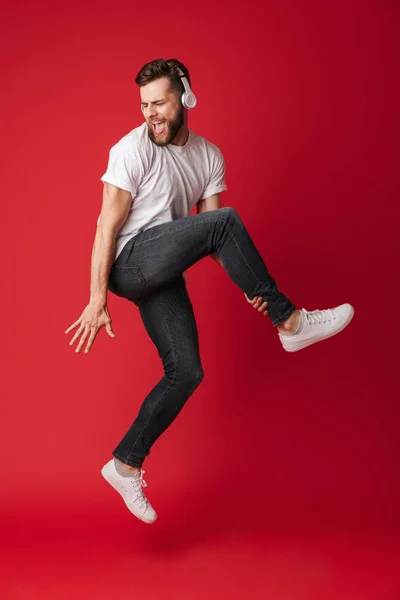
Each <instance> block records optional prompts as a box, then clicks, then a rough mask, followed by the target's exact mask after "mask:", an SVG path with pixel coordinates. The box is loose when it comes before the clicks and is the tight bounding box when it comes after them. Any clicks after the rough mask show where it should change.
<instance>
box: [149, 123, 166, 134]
mask: <svg viewBox="0 0 400 600" xmlns="http://www.w3.org/2000/svg"><path fill="white" fill-rule="evenodd" d="M152 125H153V131H154V133H155V135H161V134H162V133H164V129H165V121H155V122H154V121H153V122H152Z"/></svg>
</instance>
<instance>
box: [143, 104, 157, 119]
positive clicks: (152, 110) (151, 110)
mask: <svg viewBox="0 0 400 600" xmlns="http://www.w3.org/2000/svg"><path fill="white" fill-rule="evenodd" d="M144 114H145V117H146V119H150V118H151V117H154V116H155V115H156V114H157V109H156V107H155V106H151V104H149V105H148V106H146V107H145V108H144Z"/></svg>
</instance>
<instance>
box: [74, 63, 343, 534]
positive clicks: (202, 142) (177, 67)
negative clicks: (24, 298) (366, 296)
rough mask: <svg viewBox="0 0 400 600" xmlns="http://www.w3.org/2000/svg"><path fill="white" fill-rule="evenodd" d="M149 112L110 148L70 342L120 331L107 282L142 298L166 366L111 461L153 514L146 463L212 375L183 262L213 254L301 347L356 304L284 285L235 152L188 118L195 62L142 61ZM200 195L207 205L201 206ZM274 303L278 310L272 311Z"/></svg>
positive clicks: (123, 487) (110, 473) (130, 495)
mask: <svg viewBox="0 0 400 600" xmlns="http://www.w3.org/2000/svg"><path fill="white" fill-rule="evenodd" d="M135 81H136V83H137V84H138V85H139V87H140V96H141V108H142V112H143V116H144V118H145V121H144V123H143V124H142V125H141V126H140V127H137V128H135V129H133V130H132V131H131V132H130V133H128V134H127V135H126V136H124V137H123V138H122V139H121V140H120V141H119V142H118V143H117V144H116V145H115V146H113V147H112V148H111V150H110V157H109V162H108V168H107V171H106V173H105V174H104V175H103V177H102V178H101V179H102V181H103V182H104V190H103V203H102V208H101V214H100V217H99V220H98V227H97V232H96V236H95V241H94V246H93V253H92V265H91V287H90V292H91V294H90V301H89V304H88V306H86V308H85V310H84V311H83V313H82V315H81V316H80V318H79V319H78V320H77V321H76V322H75V323H73V324H72V325H71V326H70V327H69V328H68V329H67V331H66V333H68V332H69V331H71V330H72V329H74V328H75V327H78V326H79V328H78V330H77V331H76V332H75V334H74V336H73V338H72V340H71V342H70V344H74V343H75V342H76V340H77V339H78V338H79V336H80V335H81V334H82V336H81V338H80V341H79V343H78V346H77V348H76V352H79V351H80V350H81V348H82V346H83V344H84V342H85V341H86V340H88V341H87V345H86V349H85V352H88V351H89V349H90V348H91V346H92V344H93V341H94V339H95V337H96V335H97V333H98V331H99V330H100V329H101V327H103V325H104V326H105V327H106V330H107V332H108V334H109V335H110V336H111V337H114V332H113V330H112V327H111V317H110V314H109V312H108V309H107V290H110V291H111V292H113V293H114V294H116V295H118V296H121V297H123V298H126V299H128V300H129V301H131V302H133V303H134V304H135V305H136V306H137V307H138V309H139V312H140V315H141V318H142V320H143V323H144V326H145V328H146V330H147V332H148V334H149V336H150V338H151V339H152V340H153V342H154V344H155V345H156V347H157V349H158V352H159V355H160V357H161V359H162V361H163V366H164V376H163V378H162V379H161V380H160V381H159V382H158V383H157V385H156V386H155V387H154V388H153V390H151V392H150V393H149V395H148V396H147V397H146V398H145V400H144V402H143V404H142V406H141V407H140V410H139V414H138V416H137V418H136V419H135V421H134V422H133V424H132V426H131V427H130V429H129V430H128V431H127V433H126V435H125V436H124V437H123V439H122V440H121V441H120V443H119V444H118V446H117V447H116V448H115V449H114V451H113V452H112V454H113V458H112V459H111V460H110V461H109V462H108V463H107V464H106V465H104V467H103V469H102V471H101V472H102V475H103V477H104V478H105V479H106V480H107V481H108V483H110V485H111V486H112V487H114V489H115V490H117V491H118V493H119V494H120V495H121V496H122V497H123V499H124V501H125V503H126V505H127V507H128V508H129V510H130V511H131V512H132V513H133V514H134V515H136V516H137V517H138V518H139V519H141V520H142V521H144V522H146V523H153V522H154V521H155V520H156V518H157V515H156V513H155V511H154V509H153V507H152V506H151V504H150V502H149V501H148V499H147V498H146V496H145V495H144V492H143V489H142V488H143V487H145V486H146V485H147V484H146V482H145V481H144V479H143V474H144V470H143V469H142V464H143V461H144V459H145V457H146V456H147V455H148V454H149V452H150V448H151V446H152V445H153V444H154V442H155V441H156V439H157V438H158V437H159V436H160V435H161V434H162V433H163V432H164V431H165V430H166V429H167V427H168V426H169V425H170V424H171V423H172V421H173V420H174V419H175V417H176V416H177V415H178V413H179V412H180V410H181V409H182V407H183V405H184V404H185V402H186V400H187V399H188V398H189V397H190V396H191V394H192V393H193V392H194V390H195V389H196V388H197V386H198V385H199V384H200V382H201V381H202V379H203V370H202V365H201V360H200V356H199V343H198V334H197V327H196V322H195V317H194V314H193V308H192V304H191V302H190V299H189V296H188V293H187V289H186V283H185V278H184V276H183V273H184V272H185V271H186V270H187V269H188V268H189V267H190V266H191V265H193V264H194V263H195V262H197V261H198V260H200V259H201V258H204V257H205V256H208V255H212V256H213V258H214V259H215V260H216V261H217V262H218V263H219V264H220V265H221V266H223V267H224V268H225V269H226V272H227V274H228V275H229V276H230V277H231V279H232V280H233V281H234V282H235V283H236V284H237V285H238V286H239V288H240V289H241V290H242V291H243V292H244V293H245V295H246V298H247V300H248V302H250V303H251V304H252V305H253V306H254V307H255V308H256V309H257V310H258V311H259V312H261V313H262V314H264V316H265V315H267V314H268V316H269V317H270V319H271V322H272V325H273V326H276V327H277V330H278V335H279V339H280V342H281V343H282V346H283V348H284V349H285V350H287V351H288V352H296V351H298V350H301V349H302V348H305V347H306V346H309V345H311V344H314V343H316V342H319V341H321V340H323V339H326V338H328V337H331V336H333V335H335V334H336V333H338V332H339V331H342V330H343V329H344V328H345V327H346V326H347V325H348V323H349V322H350V321H351V319H352V317H353V314H354V309H353V307H352V306H351V305H350V304H342V305H340V306H338V307H336V308H333V309H327V310H314V311H313V312H308V311H306V310H305V309H304V308H303V309H301V311H300V310H298V309H296V307H295V306H294V305H293V304H292V302H291V301H290V300H289V299H288V298H287V297H286V296H284V295H283V294H282V293H281V292H280V291H279V289H278V286H277V284H276V282H275V281H274V279H273V278H272V277H271V275H270V274H269V272H268V270H267V268H266V266H265V264H264V262H263V259H262V258H261V256H260V254H259V253H258V251H257V249H256V248H255V246H254V244H253V241H252V239H251V238H250V235H249V234H248V232H247V230H246V227H245V226H244V224H243V222H242V221H241V219H240V217H239V215H238V214H237V212H236V211H235V210H234V209H232V208H221V201H220V193H221V192H222V191H224V190H226V189H227V186H226V184H225V162H224V158H223V156H222V153H221V151H220V150H219V148H218V147H217V146H215V145H214V144H212V143H210V142H208V141H207V140H206V139H205V138H203V137H202V136H199V135H197V134H195V133H194V132H192V131H191V130H189V128H188V111H189V110H190V109H191V108H193V107H194V106H195V104H196V98H195V96H194V94H193V92H192V91H191V88H190V84H191V82H190V76H189V73H188V70H187V69H186V67H185V66H184V65H183V64H182V63H180V62H178V61H177V60H176V59H169V60H167V61H165V60H163V59H158V60H155V61H152V62H150V63H147V64H146V65H144V66H143V67H142V69H141V70H140V72H139V73H138V75H137V77H136V80H135ZM195 205H197V214H196V215H192V216H189V215H190V212H191V210H192V208H193V207H194V206H195ZM267 306H268V311H267Z"/></svg>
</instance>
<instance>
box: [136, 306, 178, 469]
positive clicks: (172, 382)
mask: <svg viewBox="0 0 400 600" xmlns="http://www.w3.org/2000/svg"><path fill="white" fill-rule="evenodd" d="M160 304H161V313H162V316H163V319H164V323H165V326H166V329H167V332H168V335H169V338H170V340H171V346H172V349H173V353H174V364H175V372H174V375H173V379H172V381H170V383H169V385H168V387H167V388H166V389H165V390H164V391H163V393H162V394H161V396H160V398H159V399H158V402H157V403H156V405H155V406H154V408H153V410H152V411H151V414H150V415H149V418H148V419H147V421H146V423H145V424H144V425H143V429H142V431H141V432H140V433H139V434H138V435H137V437H136V440H135V442H134V444H133V446H132V449H131V450H130V451H129V454H128V456H127V458H128V459H129V457H130V455H131V453H132V452H133V450H134V448H135V445H136V443H137V442H138V440H140V438H141V437H142V435H143V432H144V431H145V429H146V428H147V426H148V424H149V423H150V421H151V418H152V417H153V414H154V411H155V410H156V408H157V407H158V405H159V404H160V402H161V400H162V399H163V398H164V396H165V394H166V393H167V392H168V390H169V389H170V387H171V386H172V385H173V384H174V383H175V379H176V374H177V372H178V364H179V363H178V360H177V359H176V350H175V346H174V340H173V338H172V335H171V332H170V330H169V327H168V321H167V319H166V317H165V313H164V305H163V301H162V298H160Z"/></svg>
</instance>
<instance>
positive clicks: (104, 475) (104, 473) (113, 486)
mask: <svg viewBox="0 0 400 600" xmlns="http://www.w3.org/2000/svg"><path fill="white" fill-rule="evenodd" d="M101 474H102V475H103V477H104V479H105V480H106V481H107V483H109V484H110V485H111V487H112V488H114V490H115V491H116V492H118V494H119V495H120V496H121V498H122V500H123V501H124V502H125V505H126V507H127V509H128V510H129V512H130V513H131V514H132V515H134V516H135V517H136V518H137V519H139V521H143V523H148V524H149V525H151V524H152V523H154V522H155V521H157V517H156V518H155V519H154V520H153V521H148V520H146V519H143V518H142V517H140V516H138V515H137V514H136V513H134V512H132V511H131V509H130V507H129V504H128V503H127V501H126V500H125V498H124V497H123V495H122V494H121V491H120V490H119V489H118V487H116V484H114V482H113V480H112V479H109V478H108V476H107V472H106V471H105V467H103V468H102V469H101Z"/></svg>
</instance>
